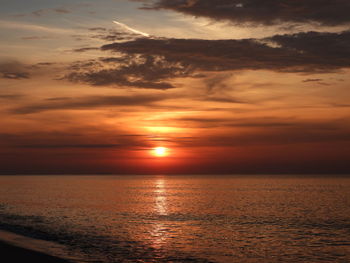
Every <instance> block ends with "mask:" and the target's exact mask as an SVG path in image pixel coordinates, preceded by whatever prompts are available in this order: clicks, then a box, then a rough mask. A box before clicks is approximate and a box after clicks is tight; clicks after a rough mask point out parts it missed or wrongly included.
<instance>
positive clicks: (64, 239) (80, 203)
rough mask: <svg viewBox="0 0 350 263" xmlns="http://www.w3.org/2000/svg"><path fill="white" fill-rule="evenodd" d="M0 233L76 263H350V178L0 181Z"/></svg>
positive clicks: (17, 178)
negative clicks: (50, 245) (45, 245)
mask: <svg viewBox="0 0 350 263" xmlns="http://www.w3.org/2000/svg"><path fill="white" fill-rule="evenodd" d="M0 229H3V230H8V231H11V232H14V233H17V234H21V235H25V236H28V237H32V238H36V239H42V240H47V241H53V242H55V243H58V244H61V245H64V247H66V248H67V250H66V252H65V253H67V255H70V256H72V255H74V256H77V257H76V258H79V260H78V259H77V260H76V261H77V262H203V263H204V262H222V263H226V262H227V263H231V262H350V179H347V178H325V177H319V178H318V177H308V178H302V177H292V176H288V177H284V176H270V177H269V176H254V177H253V176H219V175H217V176H215V175H212V176H0ZM0 238H1V236H0ZM62 256H64V255H62Z"/></svg>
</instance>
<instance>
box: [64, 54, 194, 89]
mask: <svg viewBox="0 0 350 263" xmlns="http://www.w3.org/2000/svg"><path fill="white" fill-rule="evenodd" d="M71 69H72V72H70V73H69V74H67V75H66V76H65V78H66V79H68V80H70V81H73V82H85V83H89V84H91V85H94V86H103V85H118V86H125V87H134V88H142V89H157V90H167V89H172V88H175V86H173V85H172V84H170V83H168V82H166V81H165V80H167V79H170V78H174V77H182V76H188V74H189V73H190V72H191V69H190V68H188V67H185V66H182V65H180V64H179V63H176V62H175V63H171V62H168V61H166V60H163V59H160V58H157V57H155V56H147V55H142V56H138V55H135V56H133V55H131V56H129V55H125V56H121V57H109V58H101V59H100V60H99V61H95V60H92V61H89V62H87V63H76V64H73V65H72V66H71Z"/></svg>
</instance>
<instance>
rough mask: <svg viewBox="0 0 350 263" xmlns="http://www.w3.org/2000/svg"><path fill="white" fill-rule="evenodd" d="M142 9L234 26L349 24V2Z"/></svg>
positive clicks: (234, 2)
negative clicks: (175, 12) (282, 23)
mask: <svg viewBox="0 0 350 263" xmlns="http://www.w3.org/2000/svg"><path fill="white" fill-rule="evenodd" d="M137 1H140V2H144V3H145V5H144V7H143V8H144V9H152V10H157V9H168V10H173V11H177V12H181V13H184V14H188V15H193V16H198V17H207V18H211V19H213V20H226V21H231V22H233V23H254V24H264V25H271V24H279V23H281V22H287V23H308V22H317V23H320V24H323V25H339V24H346V23H349V22H350V16H349V13H350V2H349V1H348V0H322V1H320V0H305V1H296V0H282V1H281V0H264V1H261V0H137Z"/></svg>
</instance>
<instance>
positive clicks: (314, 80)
mask: <svg viewBox="0 0 350 263" xmlns="http://www.w3.org/2000/svg"><path fill="white" fill-rule="evenodd" d="M320 81H323V79H304V80H303V82H320Z"/></svg>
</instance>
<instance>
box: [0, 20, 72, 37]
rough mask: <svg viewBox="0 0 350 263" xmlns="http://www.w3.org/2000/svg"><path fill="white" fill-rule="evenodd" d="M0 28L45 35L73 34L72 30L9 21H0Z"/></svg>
mask: <svg viewBox="0 0 350 263" xmlns="http://www.w3.org/2000/svg"><path fill="white" fill-rule="evenodd" d="M0 28H6V29H16V30H28V31H37V32H46V33H57V34H66V33H72V32H74V30H72V29H65V28H58V27H49V26H43V25H37V24H32V23H26V22H18V21H10V20H0Z"/></svg>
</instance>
